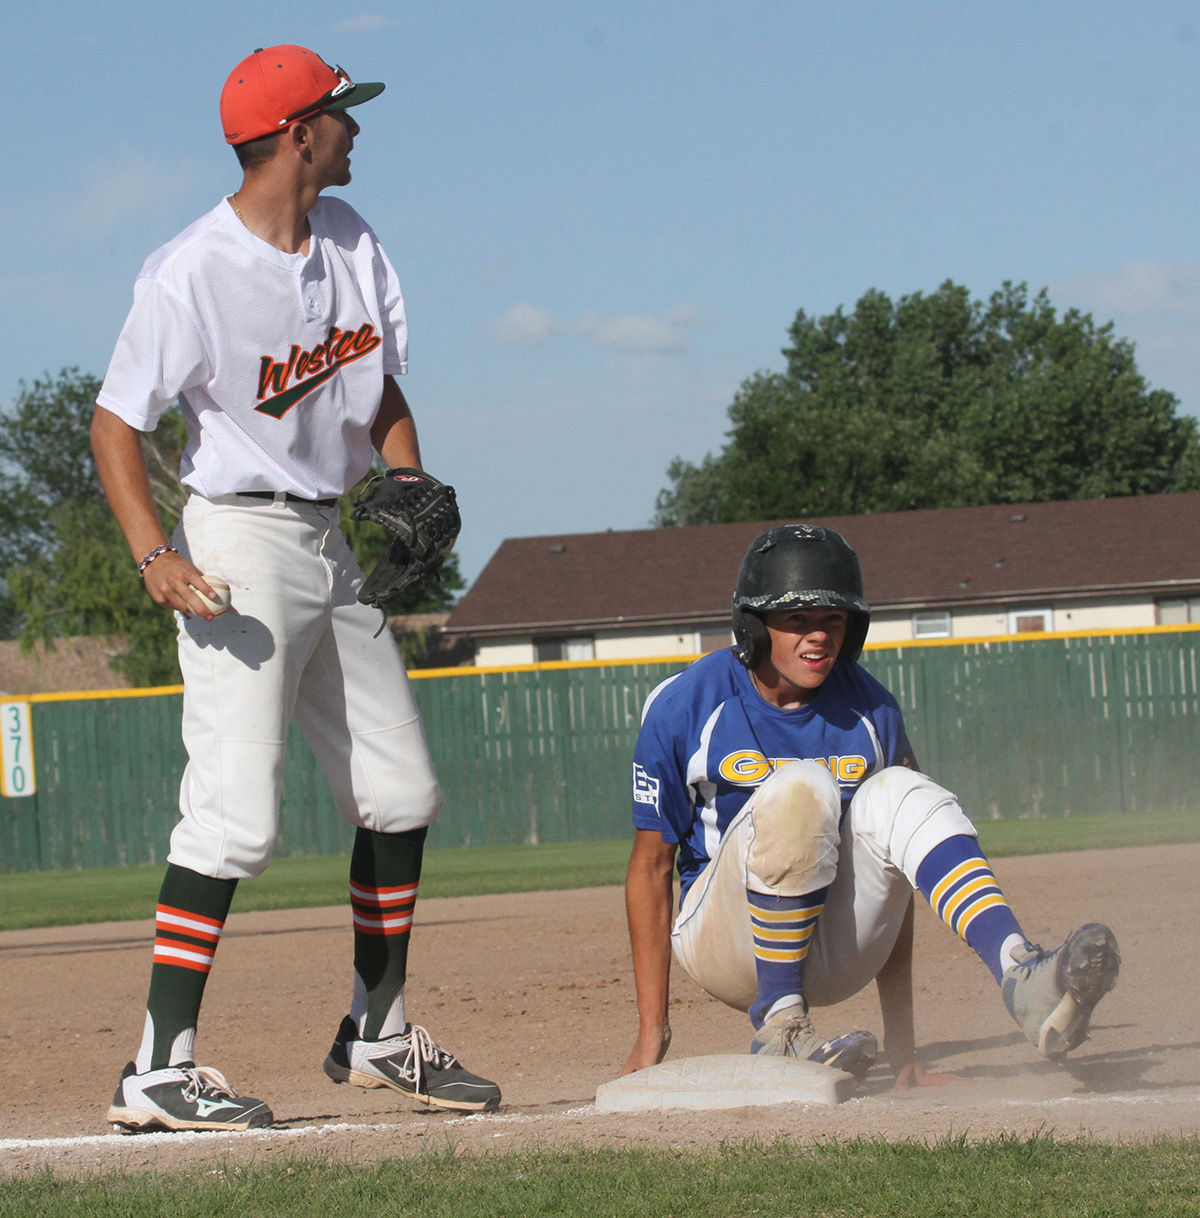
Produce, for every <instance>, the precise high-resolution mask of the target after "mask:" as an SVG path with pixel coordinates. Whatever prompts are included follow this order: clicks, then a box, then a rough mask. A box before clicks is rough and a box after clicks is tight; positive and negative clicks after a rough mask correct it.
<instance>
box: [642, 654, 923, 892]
mask: <svg viewBox="0 0 1200 1218" xmlns="http://www.w3.org/2000/svg"><path fill="white" fill-rule="evenodd" d="M804 759H808V760H812V761H818V762H820V763H821V764H822V765H824V766H826V767H827V768H828V769H829V771H830V772H831V773H832V774H833V776H834V777H835V778H836V779H837V783H838V787H839V788H840V790H841V793H842V811H843V814H844V813H845V809H846V806H847V805H848V804H849V802H850V799H851V798H852V797H853V795H854V792H855V791H857V790H858V788H859V785H860V784H861V783H862V782H863V781H864V779H866V778H867V777H868V776H869V775H871V774H873V773H875V772H876V771H877V770H880V769H882V768H883V767H885V766H890V765H904V766H909V767H910V768H912V769H916V768H917V764H916V759H915V757H914V756H913V750H912V746H911V745H910V744H909V741H908V734H907V733H906V732H905V730H904V719H903V717H902V716H901V714H900V707H899V706H898V705H897V703H896V699H895V698H893V697H892V695H891V694H890V693H889V692H888V691H887V690H886V689H885V688H884V687H883V686H882V685H881V684H880V683H879V682H878V681H876V680H875V678H874V677H872V676H871V675H870V674H869V673H867V672H866V671H865V670H864V669H863V668H862V667H861V666H859V665H857V664H854V665H846V664H836V665H835V666H834V668H833V671H832V672H831V673H830V674H829V677H828V678H827V679H826V681H825V683H824V684H823V685H822V686H821V688H820V691H819V692H818V693H817V696H816V697H815V698H814V699H813V700H812V701H811V702H809V703H806V704H805V705H804V706H801V707H796V708H794V709H792V710H781V709H780V708H779V707H776V706H772V705H771V704H770V703H769V702H767V701H766V700H765V699H764V698H763V697H762V696H761V695H760V694H759V693H758V691H757V690H756V689H755V688H754V683H753V682H752V680H751V678H750V673H749V672H748V671H747V670H746V668H745V667H744V666H743V665H742V664H741V662H740V661H739V660H738V659H737V657H736V656H735V655H734V653H733V650H732V648H729V649H726V650H724V651H718V652H714V653H712V654H711V655H707V656H705V657H704V658H703V659H700V660H697V661H696V663H694V664H692V665H691V666H690V667H689V668H686V669H684V671H683V672H680V673H677V674H676V675H675V676H673V677H669V678H668V679H667V680H666V681H664V682H663V683H662V684H661V685H659V686H658V687H657V688H656V689H655V690H654V691H653V692H652V693H651V694H650V696H649V698H647V699H646V705H645V708H644V709H643V711H642V727H641V731H640V732H639V734H638V740H637V748H636V750H635V751H634V760H633V823H634V826H635V828H638V829H653V830H655V831H656V832H658V833H661V834H662V837H663V840H664V841H667V842H677V843H678V844H679V854H678V866H679V878H680V881H681V884H682V889H683V892H687V890H688V887H689V886H690V885H691V883H692V881H693V880H694V879H695V878H696V876H697V875H699V873H700V872H701V870H703V868H704V866H705V864H706V863H708V861H709V859H711V858H712V857H713V855H714V853H715V852H716V848H717V844H718V843H719V842H720V840H721V837H722V835H723V834H724V833H725V831H726V829H728V827H729V824H730V822H731V821H732V820H733V819H734V817H735V816H737V814H738V813H739V812H740V811H741V810H742V807H743V805H744V804H745V803H746V801H747V800H748V799H749V798H750V796H751V795H753V794H754V791H755V790H756V788H757V787H758V785H759V784H760V783H761V782H763V781H764V780H765V779H766V777H767V776H768V775H769V774H770V773H771V772H772V770H774V769H775V768H777V767H778V766H780V765H783V764H785V763H787V762H788V761H799V760H804Z"/></svg>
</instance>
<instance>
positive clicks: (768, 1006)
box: [746, 888, 829, 1028]
mask: <svg viewBox="0 0 1200 1218" xmlns="http://www.w3.org/2000/svg"><path fill="white" fill-rule="evenodd" d="M828 891H829V890H828V888H822V889H820V891H818V892H813V893H807V894H806V895H804V896H799V897H779V896H769V895H767V894H766V893H762V892H753V891H751V890H750V889H747V890H746V898H747V900H748V901H749V904H750V927H751V929H752V931H753V932H754V969H755V973H756V975H757V977H758V997H757V998H756V999H755V1001H754V1004H753V1006H751V1008H750V1022H751V1023H753V1024H754V1026H755V1027H756V1028H761V1027H762V1025H763V1023H764V1022H765V1020H766V1019H767V1018H769V1017H770V1016H771V1015H772V1014H774V1012H775V1011H777V1010H783V1009H784V1008H785V1007H789V1006H796V1005H799V1004H800V1003H802V1002H803V1001H804V961H805V960H806V959H807V957H808V949H809V946H810V945H811V943H812V937H813V933H814V932H815V930H816V926H817V919H818V918H819V917H820V916H821V910H822V909H824V908H825V894H826V893H827V892H828Z"/></svg>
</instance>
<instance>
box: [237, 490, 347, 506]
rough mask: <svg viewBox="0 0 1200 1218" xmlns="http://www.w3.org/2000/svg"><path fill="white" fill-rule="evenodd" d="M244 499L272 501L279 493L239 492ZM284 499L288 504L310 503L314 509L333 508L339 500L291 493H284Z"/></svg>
mask: <svg viewBox="0 0 1200 1218" xmlns="http://www.w3.org/2000/svg"><path fill="white" fill-rule="evenodd" d="M236 493H237V494H238V495H239V496H240V497H241V498H243V499H270V500H274V499H276V498H277V497H278V495H279V491H237V492H236ZM283 498H284V500H285V501H286V502H288V503H310V504H312V506H313V507H319V508H331V507H333V506H334V505H335V504H336V503H337V499H305V498H304V496H303V495H293V494H292V492H291V491H284V492H283Z"/></svg>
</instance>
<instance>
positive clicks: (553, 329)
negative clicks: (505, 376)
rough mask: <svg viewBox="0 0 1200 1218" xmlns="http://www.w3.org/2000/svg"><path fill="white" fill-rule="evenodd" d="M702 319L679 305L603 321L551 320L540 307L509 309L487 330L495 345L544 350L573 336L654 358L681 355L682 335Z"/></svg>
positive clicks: (587, 317) (590, 317)
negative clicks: (561, 337) (553, 340)
mask: <svg viewBox="0 0 1200 1218" xmlns="http://www.w3.org/2000/svg"><path fill="white" fill-rule="evenodd" d="M703 322H704V317H703V315H702V314H701V312H700V310H699V309H697V308H696V307H695V306H694V305H690V304H682V305H679V306H678V307H677V308H675V309H672V310H669V311H668V312H665V313H640V314H638V313H631V314H625V315H623V316H616V317H603V316H601V315H600V314H598V313H593V312H590V311H589V312H587V313H585V314H584V315H583V316H582V317H580V318H578V319H577V320H574V321H570V320H565V319H558V318H555V317H554V315H553V314H552V313H551V312H550V311H549V310H548V309H544V308H542V307H541V306H540V305H533V304H525V303H522V304H515V305H510V306H509V307H508V308H507V309H505V310H504V312H503V313H502V314H501V315H500V317H499V318H498V319H497V320H496V321H495V323H494V324H493V325H492V327H491V334H492V337H493V338H495V339H496V340H497V341H499V342H505V343H521V344H523V345H525V346H544V345H545V344H546V343H548V342H549V341H550V339H551V338H552V337H553V336H555V335H557V334H573V335H576V336H578V337H581V338H582V339H584V341H585V342H587V343H589V344H591V345H592V346H594V347H605V348H608V349H610V350H618V351H629V352H633V353H634V354H640V355H658V354H664V353H668V352H673V351H682V350H684V349H685V348H686V346H687V339H686V331H687V330H688V329H689V328H691V327H694V326H698V325H702V324H703Z"/></svg>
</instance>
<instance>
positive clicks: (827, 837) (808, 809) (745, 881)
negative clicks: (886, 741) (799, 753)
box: [671, 761, 976, 1011]
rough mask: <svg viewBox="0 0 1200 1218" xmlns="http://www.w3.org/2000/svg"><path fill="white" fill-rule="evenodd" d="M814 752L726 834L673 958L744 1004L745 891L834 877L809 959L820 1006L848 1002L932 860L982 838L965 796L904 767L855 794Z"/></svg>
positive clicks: (683, 922)
mask: <svg viewBox="0 0 1200 1218" xmlns="http://www.w3.org/2000/svg"><path fill="white" fill-rule="evenodd" d="M840 812H841V799H840V796H839V794H838V788H837V784H836V782H835V781H834V779H833V777H832V776H831V775H830V773H829V771H828V770H827V769H826V768H825V767H824V766H822V765H820V764H818V763H817V762H815V761H794V762H789V763H787V764H786V765H783V766H781V767H780V768H779V769H778V770H776V771H775V773H774V774H772V775H771V776H770V777H769V778H768V779H767V780H766V781H765V782H764V783H763V784H762V786H761V787H760V788H759V789H758V790H757V791H756V792H755V794H754V795H753V796H752V797H751V799H750V800H749V802H748V803H747V804H746V806H745V807H744V808H743V809H742V811H741V812H740V813H739V814H738V816H737V817H736V818H735V819H734V821H733V822H732V824H730V826H729V828H728V829H727V830H726V832H725V836H724V837H723V838H722V839H721V842H720V846H719V848H718V850H717V854H716V856H715V857H714V858H713V859H712V860H711V861H710V862H709V864H708V866H707V867H705V869H704V870H703V871H702V872H701V873H700V875H699V876H697V877H696V880H695V882H694V883H693V884H692V886H691V888H689V889H688V892H687V895H686V896H685V897H684V900H683V904H682V907H681V908H680V911H679V916H678V918H676V920H675V926H674V929H673V930H672V932H671V943H672V947H673V949H674V954H675V958H676V959H677V960H678V961H679V964H680V965H681V966H682V968H683V969H684V971H685V972H686V973H687V974H688V975H689V976H690V977H691V978H692V979H693V980H694V981H695V982H696V983H697V984H698V985H700V986H701V987H702V988H703V989H705V990H707V991H708V993H710V994H712V995H713V997H714V998H719V999H720V1000H721V1001H722V1002H724V1003H726V1004H727V1005H729V1006H731V1007H735V1008H737V1009H738V1010H741V1011H746V1010H749V1008H750V1006H751V1004H752V1003H753V1002H754V999H755V997H756V994H757V989H758V985H757V980H756V976H755V968H754V940H753V936H752V933H751V929H750V915H749V911H748V908H747V899H746V890H747V888H750V889H752V890H754V891H756V892H763V893H774V894H777V895H780V896H801V895H804V894H806V893H810V892H816V891H818V890H819V889H821V888H823V887H825V886H826V885H828V886H829V894H828V897H827V898H826V901H825V910H824V912H823V913H822V914H821V917H820V919H819V920H818V922H817V928H816V934H815V936H814V938H813V942H812V946H811V948H810V949H809V954H808V958H807V961H806V962H805V966H804V996H805V998H806V1000H807V1001H808V1003H809V1005H810V1006H830V1005H832V1004H833V1003H837V1002H842V1001H843V1000H845V999H846V998H849V997H850V996H851V995H852V994H856V993H858V991H859V990H861V989H863V988H864V987H865V986H867V985H869V984H870V983H871V982H872V981H873V980H874V979H875V977H876V976H878V974H879V971H880V969H882V968H883V965H884V964H885V963H886V961H887V958H888V956H889V955H890V954H891V951H892V948H893V946H895V942H896V936H897V935H898V933H899V931H900V925H901V922H902V921H903V919H904V914H905V911H906V909H907V908H908V901H909V898H910V897H911V896H912V892H913V889H914V888H915V887H916V877H917V868H918V866H920V864H921V861H922V859H924V858H925V856H926V855H927V854H928V853H929V852H930V851H931V850H932V849H933V848H934V847H935V846H937V845H938V844H939V843H941V842H943V841H945V840H946V839H947V838H949V837H954V836H956V835H959V834H966V835H968V836H970V837H975V836H976V832H975V827H974V826H973V825H972V824H971V822H970V820H968V819H967V817H966V815H965V814H964V813H963V811H962V809H961V808H960V807H959V805H958V801H957V799H956V798H955V797H954V796H953V795H952V794H951V793H950V792H949V791H947V790H944V789H943V788H942V787H939V786H938V785H937V784H936V783H934V782H933V781H931V780H930V779H929V778H927V777H926V776H925V775H924V774H918V773H915V772H914V771H912V770H908V769H904V768H903V767H899V766H892V767H890V768H888V769H884V770H881V771H879V772H878V773H877V774H874V775H872V776H871V777H870V778H868V779H867V780H866V781H865V782H864V783H863V784H862V786H861V787H859V789H858V791H857V792H856V793H855V795H854V798H853V799H852V800H851V801H850V807H849V809H848V810H847V812H846V816H845V819H844V821H843V822H842V825H841V829H840V832H839V829H838V817H839V815H840Z"/></svg>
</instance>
